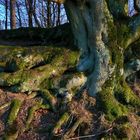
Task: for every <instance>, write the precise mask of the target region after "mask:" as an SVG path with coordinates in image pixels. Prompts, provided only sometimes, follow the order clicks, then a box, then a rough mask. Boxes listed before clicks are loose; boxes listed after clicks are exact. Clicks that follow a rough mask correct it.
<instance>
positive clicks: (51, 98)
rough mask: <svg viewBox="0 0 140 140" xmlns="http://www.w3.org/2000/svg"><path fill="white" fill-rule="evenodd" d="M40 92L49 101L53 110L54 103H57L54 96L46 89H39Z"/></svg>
mask: <svg viewBox="0 0 140 140" xmlns="http://www.w3.org/2000/svg"><path fill="white" fill-rule="evenodd" d="M40 94H41V95H42V96H43V97H44V99H46V100H47V101H48V102H49V103H50V105H51V107H52V109H53V110H55V105H56V103H57V99H56V97H55V96H53V95H52V94H51V93H50V92H49V91H48V90H41V91H40Z"/></svg>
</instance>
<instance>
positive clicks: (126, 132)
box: [114, 124, 136, 140]
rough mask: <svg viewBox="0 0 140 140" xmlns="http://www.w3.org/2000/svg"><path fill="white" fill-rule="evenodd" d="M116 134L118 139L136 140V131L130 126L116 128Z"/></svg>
mask: <svg viewBox="0 0 140 140" xmlns="http://www.w3.org/2000/svg"><path fill="white" fill-rule="evenodd" d="M114 134H115V135H116V137H117V139H125V140H129V139H133V140H136V137H135V135H134V134H135V133H134V130H133V128H132V127H131V126H130V125H129V124H126V125H120V126H117V127H116V128H114Z"/></svg>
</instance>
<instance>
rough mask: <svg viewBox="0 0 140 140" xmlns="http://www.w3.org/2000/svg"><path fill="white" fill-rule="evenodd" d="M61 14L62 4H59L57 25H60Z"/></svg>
mask: <svg viewBox="0 0 140 140" xmlns="http://www.w3.org/2000/svg"><path fill="white" fill-rule="evenodd" d="M60 14H61V4H60V3H58V4H57V22H56V25H57V26H58V25H60Z"/></svg>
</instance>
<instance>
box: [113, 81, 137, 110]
mask: <svg viewBox="0 0 140 140" xmlns="http://www.w3.org/2000/svg"><path fill="white" fill-rule="evenodd" d="M115 95H116V98H117V99H118V100H119V101H120V102H121V103H123V104H127V105H131V106H133V107H138V108H139V107H140V98H139V97H138V96H137V95H135V93H133V91H132V90H131V89H130V87H129V86H128V84H127V83H126V82H125V81H123V82H121V84H120V85H119V86H118V89H117V90H116V93H115Z"/></svg>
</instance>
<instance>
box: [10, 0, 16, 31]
mask: <svg viewBox="0 0 140 140" xmlns="http://www.w3.org/2000/svg"><path fill="white" fill-rule="evenodd" d="M15 7H16V0H10V27H11V29H15V28H16V9H15Z"/></svg>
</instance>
